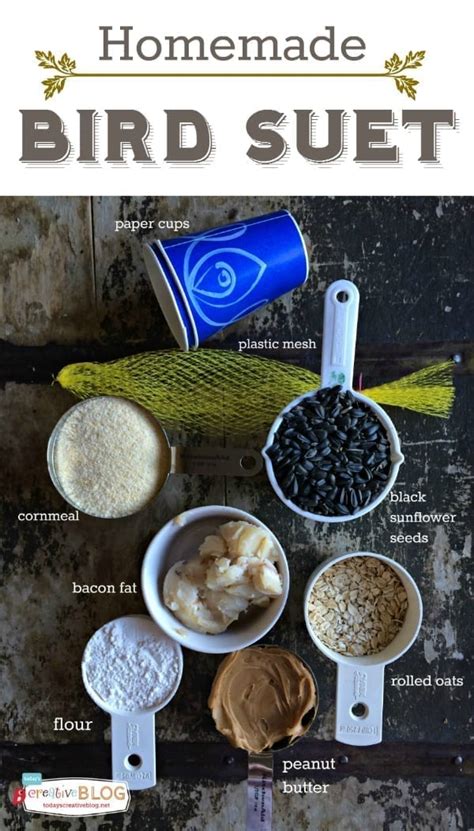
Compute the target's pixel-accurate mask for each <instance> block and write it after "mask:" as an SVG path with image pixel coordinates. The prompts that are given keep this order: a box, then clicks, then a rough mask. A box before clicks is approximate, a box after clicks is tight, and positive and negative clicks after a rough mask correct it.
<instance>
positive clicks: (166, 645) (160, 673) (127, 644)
mask: <svg viewBox="0 0 474 831" xmlns="http://www.w3.org/2000/svg"><path fill="white" fill-rule="evenodd" d="M127 621H128V619H127V618H119V620H115V621H112V622H111V623H107V624H106V625H105V626H102V627H101V629H98V631H97V632H96V633H95V635H93V636H92V638H91V639H90V641H89V643H88V644H87V646H86V649H85V652H84V657H83V663H82V667H83V673H84V674H85V677H86V679H87V682H88V684H89V685H90V687H92V689H93V690H94V692H95V693H96V695H97V696H98V697H99V698H100V699H101V700H102V701H103V702H104V704H105V705H106V709H108V710H109V711H115V712H121V713H125V712H137V711H138V710H148V709H153V710H156V709H158V708H159V707H160V705H161V704H162V703H163V702H165V700H166V699H167V698H168V697H169V696H170V694H171V693H172V691H173V690H174V689H175V687H176V684H177V680H178V676H179V675H180V671H181V666H180V659H179V655H178V650H177V645H176V644H175V642H174V641H172V640H171V638H168V637H167V635H165V634H164V633H162V634H161V635H160V636H159V637H158V636H157V635H156V633H155V631H154V630H156V628H157V627H156V626H155V624H154V623H152V622H151V621H150V624H149V632H148V629H143V631H141V632H140V634H139V635H138V636H136V634H135V633H134V632H133V630H132V629H131V628H130V627H128V626H127ZM143 625H144V624H143Z"/></svg>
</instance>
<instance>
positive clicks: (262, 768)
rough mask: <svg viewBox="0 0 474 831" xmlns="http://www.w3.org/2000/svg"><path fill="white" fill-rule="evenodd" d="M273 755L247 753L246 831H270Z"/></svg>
mask: <svg viewBox="0 0 474 831" xmlns="http://www.w3.org/2000/svg"><path fill="white" fill-rule="evenodd" d="M272 790H273V754H272V753H249V769H248V777H247V831H271V828H272V802H273V793H272Z"/></svg>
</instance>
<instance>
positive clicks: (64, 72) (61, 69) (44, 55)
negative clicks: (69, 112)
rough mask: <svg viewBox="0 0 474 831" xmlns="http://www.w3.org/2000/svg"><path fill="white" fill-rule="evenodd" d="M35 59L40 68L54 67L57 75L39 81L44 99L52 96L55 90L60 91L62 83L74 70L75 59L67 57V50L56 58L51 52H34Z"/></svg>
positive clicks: (62, 87) (63, 83)
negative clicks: (42, 87) (42, 88)
mask: <svg viewBox="0 0 474 831" xmlns="http://www.w3.org/2000/svg"><path fill="white" fill-rule="evenodd" d="M35 56H36V60H37V61H38V64H39V66H41V67H42V69H54V70H56V72H58V73H60V74H59V75H54V76H53V77H52V78H46V80H45V81H42V82H41V83H42V84H43V86H44V97H45V99H46V101H47V100H48V98H52V97H53V95H54V93H55V92H62V91H63V89H64V85H65V83H66V81H67V79H68V78H71V77H72V76H73V75H74V74H75V72H74V70H75V68H76V61H73V60H72V58H70V57H69V55H68V54H67V52H64V54H63V55H62V56H61V57H60V58H59V60H56V58H55V56H54V55H53V53H52V52H40V51H39V50H37V51H36V52H35Z"/></svg>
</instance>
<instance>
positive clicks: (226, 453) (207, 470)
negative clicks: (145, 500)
mask: <svg viewBox="0 0 474 831" xmlns="http://www.w3.org/2000/svg"><path fill="white" fill-rule="evenodd" d="M262 468H263V458H262V455H261V453H260V452H259V451H257V450H249V449H248V448H245V447H172V448H171V473H191V474H193V475H194V476H256V474H257V473H260V471H261V470H262Z"/></svg>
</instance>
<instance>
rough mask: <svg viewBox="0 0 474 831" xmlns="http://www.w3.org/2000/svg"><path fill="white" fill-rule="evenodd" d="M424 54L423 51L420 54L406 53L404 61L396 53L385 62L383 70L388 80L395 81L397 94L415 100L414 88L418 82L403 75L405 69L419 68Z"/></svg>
mask: <svg viewBox="0 0 474 831" xmlns="http://www.w3.org/2000/svg"><path fill="white" fill-rule="evenodd" d="M425 55H426V52H425V51H424V50H422V51H420V52H411V51H410V52H408V54H407V55H405V60H403V61H402V59H401V58H400V57H399V56H398V55H397V53H396V52H394V53H393V55H392V57H391V58H390V59H389V60H387V61H385V69H386V70H387V73H386V74H387V76H388V77H389V78H393V79H394V81H395V85H396V87H397V89H398V91H399V92H401V93H406V94H407V95H408V97H409V98H412V99H413V100H415V98H416V87H417V86H418V84H419V81H416V80H415V79H414V78H410V77H409V76H408V75H404V74H403V73H404V72H405V70H406V69H418V67H419V66H421V64H422V62H423V60H424V58H425Z"/></svg>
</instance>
